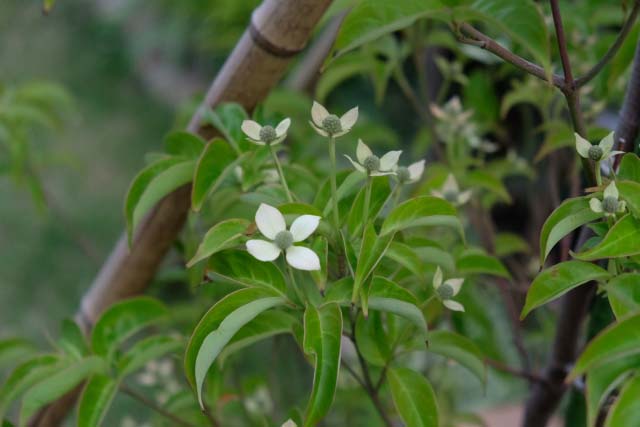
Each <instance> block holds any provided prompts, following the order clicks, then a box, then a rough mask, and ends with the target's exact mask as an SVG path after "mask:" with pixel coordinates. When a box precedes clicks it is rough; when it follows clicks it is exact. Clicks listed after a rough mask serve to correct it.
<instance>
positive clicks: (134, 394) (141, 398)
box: [120, 384, 196, 427]
mask: <svg viewBox="0 0 640 427" xmlns="http://www.w3.org/2000/svg"><path fill="white" fill-rule="evenodd" d="M120 390H121V391H122V392H123V393H124V394H126V395H128V396H130V397H131V398H133V399H135V400H137V401H138V402H140V403H142V404H143V405H145V406H147V407H149V408H150V409H152V410H154V411H155V412H157V413H159V414H160V415H162V416H163V417H165V418H167V419H169V420H171V421H173V422H174V423H176V424H178V425H181V426H183V427H196V426H195V424H191V423H190V422H188V421H186V420H183V419H182V418H180V417H179V416H177V415H175V414H172V413H171V412H169V411H167V410H165V409H164V408H163V407H161V406H159V405H157V404H156V403H155V402H154V401H152V400H151V399H148V398H147V397H146V396H144V395H142V394H140V393H138V392H137V391H135V390H133V389H132V388H130V387H129V386H127V385H126V384H121V385H120Z"/></svg>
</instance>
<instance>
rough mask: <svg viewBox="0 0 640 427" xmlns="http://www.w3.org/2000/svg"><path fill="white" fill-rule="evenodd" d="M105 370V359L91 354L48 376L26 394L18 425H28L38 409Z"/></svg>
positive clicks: (22, 426) (21, 426)
mask: <svg viewBox="0 0 640 427" xmlns="http://www.w3.org/2000/svg"><path fill="white" fill-rule="evenodd" d="M105 370H106V365H105V361H104V359H102V358H101V357H99V356H90V357H87V358H85V359H82V360H81V361H79V362H77V363H74V364H72V365H71V366H69V367H67V368H65V369H63V370H59V371H57V372H56V373H55V374H53V375H50V376H48V377H47V378H46V379H45V380H43V381H41V382H39V383H37V384H36V385H34V386H33V387H31V388H30V389H29V390H28V391H27V392H26V393H25V394H24V397H23V399H22V406H21V408H20V423H19V424H18V425H19V426H20V427H24V426H26V425H27V422H28V421H29V418H31V416H33V415H34V414H35V413H36V411H37V410H38V409H40V408H42V407H43V406H44V405H46V404H48V403H50V402H53V401H54V400H56V399H58V398H59V397H61V396H62V395H64V394H65V393H67V392H68V391H70V390H71V389H73V388H74V387H75V386H76V385H78V384H79V383H80V382H82V380H84V379H85V378H87V377H89V376H91V375H93V374H97V373H101V372H104V371H105Z"/></svg>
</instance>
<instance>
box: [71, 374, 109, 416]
mask: <svg viewBox="0 0 640 427" xmlns="http://www.w3.org/2000/svg"><path fill="white" fill-rule="evenodd" d="M117 391H118V382H117V381H116V380H115V379H113V378H111V377H109V376H107V375H102V374H98V375H94V376H92V377H91V379H89V381H88V382H87V385H86V386H85V387H84V390H82V395H81V396H80V403H79V404H78V424H77V426H78V427H99V426H100V425H101V424H102V421H103V420H104V416H105V415H106V414H107V411H108V410H109V407H110V406H111V402H112V401H113V398H114V396H115V395H116V392H117Z"/></svg>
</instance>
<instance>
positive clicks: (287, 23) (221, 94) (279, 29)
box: [30, 0, 331, 427]
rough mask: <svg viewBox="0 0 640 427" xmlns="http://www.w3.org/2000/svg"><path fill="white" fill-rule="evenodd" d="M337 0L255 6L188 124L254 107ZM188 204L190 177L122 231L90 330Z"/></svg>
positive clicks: (145, 269) (146, 264) (54, 408)
mask: <svg viewBox="0 0 640 427" xmlns="http://www.w3.org/2000/svg"><path fill="white" fill-rule="evenodd" d="M330 3H331V0H265V1H264V2H263V3H262V5H261V6H260V7H259V8H258V9H256V11H255V12H254V13H253V16H252V19H251V23H250V25H249V27H248V29H247V30H246V31H245V33H244V35H243V36H242V38H241V39H240V41H239V42H238V44H237V45H236V47H235V49H234V50H233V52H232V53H231V55H230V56H229V58H228V59H227V61H226V62H225V64H224V66H223V67H222V69H221V70H220V72H219V74H218V75H217V76H216V79H215V80H214V82H213V84H212V85H211V88H210V89H209V92H208V93H207V96H206V99H205V102H204V103H203V106H202V108H201V109H200V110H199V111H198V112H197V113H196V114H195V115H194V117H193V118H192V120H191V122H190V124H189V127H188V130H189V131H190V132H193V133H198V134H199V135H201V136H202V137H203V138H205V139H209V138H211V137H212V136H214V135H215V134H216V133H215V130H214V129H213V128H212V127H211V126H208V125H203V124H202V114H203V112H204V111H205V109H207V108H211V107H214V106H216V105H218V104H220V103H222V102H237V103H239V104H240V105H242V106H243V107H244V108H245V109H247V110H249V111H250V110H252V109H253V108H254V107H255V105H256V104H257V103H258V102H260V101H261V100H263V99H264V98H265V97H266V95H267V94H268V93H269V91H270V90H271V88H272V87H273V86H274V85H275V84H276V83H277V82H278V81H279V80H280V78H281V77H282V76H283V74H284V73H285V71H286V69H287V66H288V65H289V63H290V61H291V59H292V58H293V56H295V54H296V53H298V52H299V51H300V50H302V49H303V48H304V46H305V45H306V43H307V40H308V39H309V37H310V36H311V33H312V31H313V29H314V27H315V26H316V24H317V22H318V21H319V20H320V18H321V17H322V15H323V14H324V12H325V10H326V9H327V7H328V6H329V4H330ZM189 207H190V186H189V185H186V186H183V187H181V188H179V189H178V190H176V191H175V192H173V193H172V194H170V195H168V196H167V197H165V198H164V199H163V200H162V201H161V202H160V203H159V204H158V205H157V206H156V208H155V209H154V210H153V211H152V212H151V213H150V214H149V215H148V216H147V218H146V219H145V221H144V223H143V224H142V225H141V226H140V228H139V230H138V231H137V232H136V234H135V237H134V240H133V245H132V247H131V248H129V247H128V245H127V238H126V235H124V234H123V235H122V236H121V237H120V240H119V241H118V243H117V244H116V246H115V247H114V249H113V251H112V252H111V255H110V256H109V259H108V260H107V261H106V263H105V264H104V265H103V266H102V269H101V270H100V272H99V273H98V276H97V277H96V279H95V281H94V282H93V284H92V286H91V288H90V289H89V291H88V292H87V294H86V295H85V296H84V298H83V299H82V304H81V307H80V310H79V312H78V314H77V315H76V319H77V321H78V322H79V323H80V324H81V325H82V326H83V328H84V329H85V331H89V330H90V329H91V326H92V325H93V324H94V323H95V321H96V319H97V318H98V317H99V316H100V314H101V313H102V312H103V311H104V310H105V309H106V308H107V307H109V306H110V305H111V304H113V303H115V302H117V301H119V300H122V299H125V298H129V297H132V296H135V295H139V294H141V293H143V292H144V291H145V290H146V288H147V286H148V284H149V282H150V280H151V279H152V278H153V276H154V275H155V273H156V271H157V269H158V267H159V266H160V263H161V262H162V260H163V259H164V257H165V255H166V253H167V252H168V250H169V248H170V247H171V244H172V243H173V241H174V240H175V239H176V237H177V236H178V233H179V232H180V230H181V229H182V226H183V224H184V222H185V220H186V217H187V213H188V211H189ZM76 397H77V393H76ZM74 401H75V399H67V400H65V401H59V402H56V403H54V404H53V405H51V406H49V407H48V408H45V409H44V410H43V411H41V413H40V414H39V415H38V417H36V418H35V419H34V421H33V422H31V423H30V425H31V426H38V427H54V426H58V425H60V423H61V421H62V420H63V419H64V417H65V416H66V414H67V413H68V411H69V410H70V409H71V407H72V405H73V403H74ZM39 420H43V421H39Z"/></svg>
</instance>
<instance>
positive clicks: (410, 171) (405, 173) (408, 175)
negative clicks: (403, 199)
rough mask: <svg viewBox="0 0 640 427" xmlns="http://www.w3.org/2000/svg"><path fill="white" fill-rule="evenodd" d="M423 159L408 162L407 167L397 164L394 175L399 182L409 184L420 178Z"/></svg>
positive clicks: (422, 171)
mask: <svg viewBox="0 0 640 427" xmlns="http://www.w3.org/2000/svg"><path fill="white" fill-rule="evenodd" d="M424 163H425V161H424V160H420V161H419V162H415V163H412V164H410V165H409V166H408V167H405V166H399V167H397V168H396V175H397V176H398V181H400V183H401V184H411V183H414V182H417V181H419V180H420V178H422V174H423V173H424Z"/></svg>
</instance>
